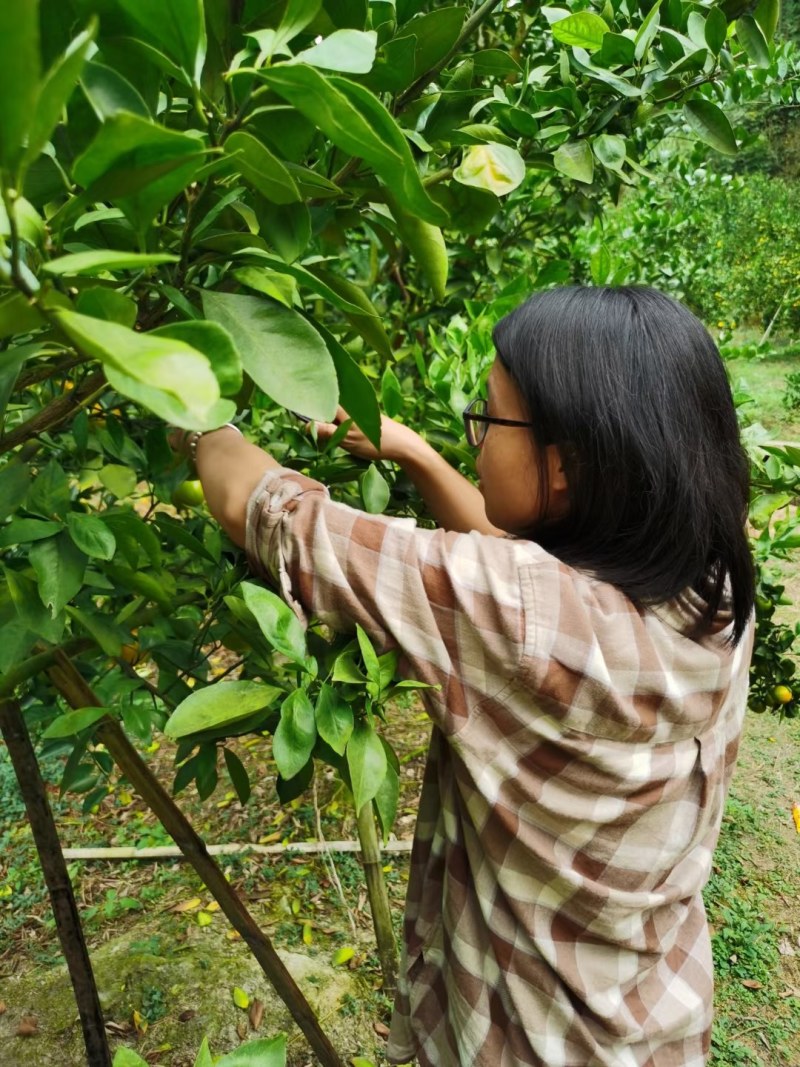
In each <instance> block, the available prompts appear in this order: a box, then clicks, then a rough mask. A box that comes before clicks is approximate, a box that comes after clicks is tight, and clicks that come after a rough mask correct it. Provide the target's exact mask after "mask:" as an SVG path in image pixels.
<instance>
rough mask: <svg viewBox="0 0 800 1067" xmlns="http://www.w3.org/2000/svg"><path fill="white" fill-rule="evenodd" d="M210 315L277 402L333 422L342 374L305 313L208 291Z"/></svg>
mask: <svg viewBox="0 0 800 1067" xmlns="http://www.w3.org/2000/svg"><path fill="white" fill-rule="evenodd" d="M203 309H204V311H205V314H206V317H207V318H209V319H212V320H213V321H214V322H218V323H219V324H220V325H221V326H224V327H225V329H226V330H227V331H228V333H229V334H230V335H231V337H232V338H233V340H234V343H235V345H236V347H237V349H238V350H239V353H240V355H241V357H242V362H243V364H244V369H245V370H246V371H247V373H248V374H249V375H250V377H251V378H252V379H253V381H254V382H255V383H256V385H258V386H259V388H261V389H263V390H264V392H265V393H266V394H267V395H268V396H269V397H271V398H272V400H274V401H275V402H276V403H278V404H281V405H283V407H286V408H290V409H291V410H295V411H302V412H303V414H304V415H308V416H309V417H310V418H312V419H319V420H320V421H323V422H330V421H331V419H332V418H333V416H334V414H335V413H336V405H337V401H338V396H339V392H338V386H337V382H336V371H335V369H334V366H333V361H332V360H331V356H330V353H329V352H328V349H327V347H326V346H325V342H324V341H323V340H322V338H321V337H320V335H319V333H318V332H317V331H316V330H315V329H314V327H313V326H312V325H311V324H310V323H309V322H307V321H306V319H304V318H303V316H302V315H300V314H298V313H297V312H296V311H292V310H290V309H289V308H286V307H282V306H281V305H279V304H275V303H272V302H271V301H267V300H263V299H261V298H259V297H256V296H242V295H239V294H236V293H217V292H209V291H205V292H204V293H203Z"/></svg>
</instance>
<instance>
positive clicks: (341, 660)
mask: <svg viewBox="0 0 800 1067" xmlns="http://www.w3.org/2000/svg"><path fill="white" fill-rule="evenodd" d="M331 677H332V678H333V680H334V682H344V683H345V684H347V685H364V684H365V683H366V681H367V676H366V675H365V674H364V672H363V671H362V670H361V668H360V667H359V666H358V664H357V663H356V661H355V653H354V651H353V649H352V648H348V649H345V651H344V652H340V653H339V655H338V656H337V657H336V659H335V661H334V664H333V671H332V673H331Z"/></svg>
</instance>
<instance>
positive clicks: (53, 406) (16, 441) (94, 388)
mask: <svg viewBox="0 0 800 1067" xmlns="http://www.w3.org/2000/svg"><path fill="white" fill-rule="evenodd" d="M107 385H108V383H107V382H106V376H105V374H104V373H103V372H102V371H97V372H96V373H94V374H92V375H90V376H89V377H88V378H87V379H86V380H85V381H84V382H82V383H81V385H79V386H78V387H77V389H73V391H72V392H71V393H67V394H65V395H64V396H57V397H56V398H55V400H51V402H50V403H49V404H48V405H47V407H46V408H42V410H41V411H39V412H37V413H36V414H35V415H34V416H33V417H32V418H30V419H28V420H27V421H26V422H23V423H22V425H21V426H17V428H16V429H15V430H11V432H10V433H7V434H5V435H4V436H3V437H2V438H0V455H2V454H3V453H4V452H10V451H11V450H12V449H13V448H16V447H17V445H20V444H22V443H23V441H27V440H28V439H29V438H31V437H36V435H37V434H40V433H44V431H45V430H52V429H53V428H54V427H55V426H58V424H59V423H61V422H63V421H64V420H65V419H67V418H69V417H70V416H71V415H73V414H74V412H75V409H76V408H78V407H82V406H83V403H84V402H85V401H86V400H88V399H89V398H90V397H92V396H94V395H99V394H100V393H101V392H102V391H103V390H104V389H105V388H106V387H107Z"/></svg>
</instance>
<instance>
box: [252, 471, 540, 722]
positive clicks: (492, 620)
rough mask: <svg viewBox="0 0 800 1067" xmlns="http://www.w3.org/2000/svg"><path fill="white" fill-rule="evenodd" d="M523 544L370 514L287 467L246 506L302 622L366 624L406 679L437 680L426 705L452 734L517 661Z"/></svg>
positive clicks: (259, 550) (262, 553)
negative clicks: (392, 654) (519, 557)
mask: <svg viewBox="0 0 800 1067" xmlns="http://www.w3.org/2000/svg"><path fill="white" fill-rule="evenodd" d="M515 545H516V543H515V542H514V541H511V540H505V539H503V538H498V537H492V536H489V535H486V534H479V533H470V534H460V533H454V532H448V531H444V530H423V529H419V528H418V527H417V526H416V524H415V522H414V521H413V519H400V518H389V517H385V516H380V515H368V514H366V513H364V512H361V511H359V510H357V509H356V508H351V507H348V506H347V505H345V504H339V503H335V502H334V501H332V500H331V499H330V497H329V495H328V491H327V489H326V488H325V487H324V486H323V485H321V484H320V483H319V482H316V481H314V480H312V479H310V478H307V477H305V476H304V475H301V474H298V473H296V472H294V471H290V470H287V469H284V468H280V469H278V470H275V469H272V470H271V471H268V472H267V473H266V474H265V475H264V477H263V478H262V480H261V481H260V482H259V484H258V485H257V486H256V488H255V489H254V491H253V493H252V494H251V496H250V499H249V501H248V505H247V524H246V552H247V557H248V561H249V564H250V567H251V569H252V571H253V572H254V573H255V574H257V575H259V576H260V577H262V578H264V579H266V580H267V581H269V582H270V584H272V585H273V586H274V587H275V588H277V589H278V591H279V592H280V593H281V595H282V596H283V597H284V599H285V600H286V601H287V603H289V605H290V606H291V607H292V608H293V609H294V611H295V612H296V613H297V615H298V616H299V617H300V619H301V620H302V621H303V622H307V619H308V617H309V616H312V615H313V616H314V617H316V618H318V619H321V620H322V621H323V622H325V623H327V624H328V625H329V626H331V627H332V628H333V629H335V630H337V631H339V632H349V631H353V630H354V629H355V624H356V623H358V624H359V625H361V626H362V627H363V629H364V630H365V631H366V633H367V634H368V635H369V636H370V638H371V639H372V640H373V641H374V642H375V644H376V645H377V646H378V647H379V648H380V649H381V650H382V651H384V650H387V649H389V648H396V649H398V651H399V652H400V661H399V667H400V670H401V672H402V674H403V675H404V676H405V677H413V678H416V679H417V680H419V681H422V682H426V683H427V684H429V685H434V686H440V687H441V688H440V690H439V691H438V693H435V694H434V693H431V694H428V697H429V699H428V700H427V701H426V703H427V704H428V706H429V711H430V712H431V714H432V715H433V716H434V719H435V721H436V722H437V725H439V726H440V727H441V728H442V729H443V730H445V732H451V731H454V730H456V729H458V728H459V725H460V724H461V723H463V722H464V721H466V718H467V717H468V716H469V713H470V711H471V709H473V708H474V707H475V706H476V705H477V704H478V703H479V702H480V701H481V700H483V699H485V698H486V697H487V696H492V695H494V694H495V693H497V692H499V691H500V690H501V689H502V688H503V687H504V686H505V685H507V684H508V682H509V680H510V679H511V678H512V677H513V676H514V675H515V674H516V672H517V671H518V669H519V666H520V662H521V659H522V654H523V648H524V632H523V631H524V613H523V610H522V604H521V600H520V583H519V577H518V561H517V559H516V552H517V549H516V548H515Z"/></svg>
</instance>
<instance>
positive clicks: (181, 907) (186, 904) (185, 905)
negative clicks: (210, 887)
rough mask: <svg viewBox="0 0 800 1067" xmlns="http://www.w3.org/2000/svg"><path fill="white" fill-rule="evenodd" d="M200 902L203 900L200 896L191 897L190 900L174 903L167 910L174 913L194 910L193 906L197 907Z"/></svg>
mask: <svg viewBox="0 0 800 1067" xmlns="http://www.w3.org/2000/svg"><path fill="white" fill-rule="evenodd" d="M202 903H203V902H202V900H201V899H200V897H192V899H191V900H184V901H183V902H182V903H180V904H175V905H174V906H173V907H171V908H169V911H173V912H176V913H180V912H182V911H194V910H195V908H199V907H200V905H201V904H202Z"/></svg>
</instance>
